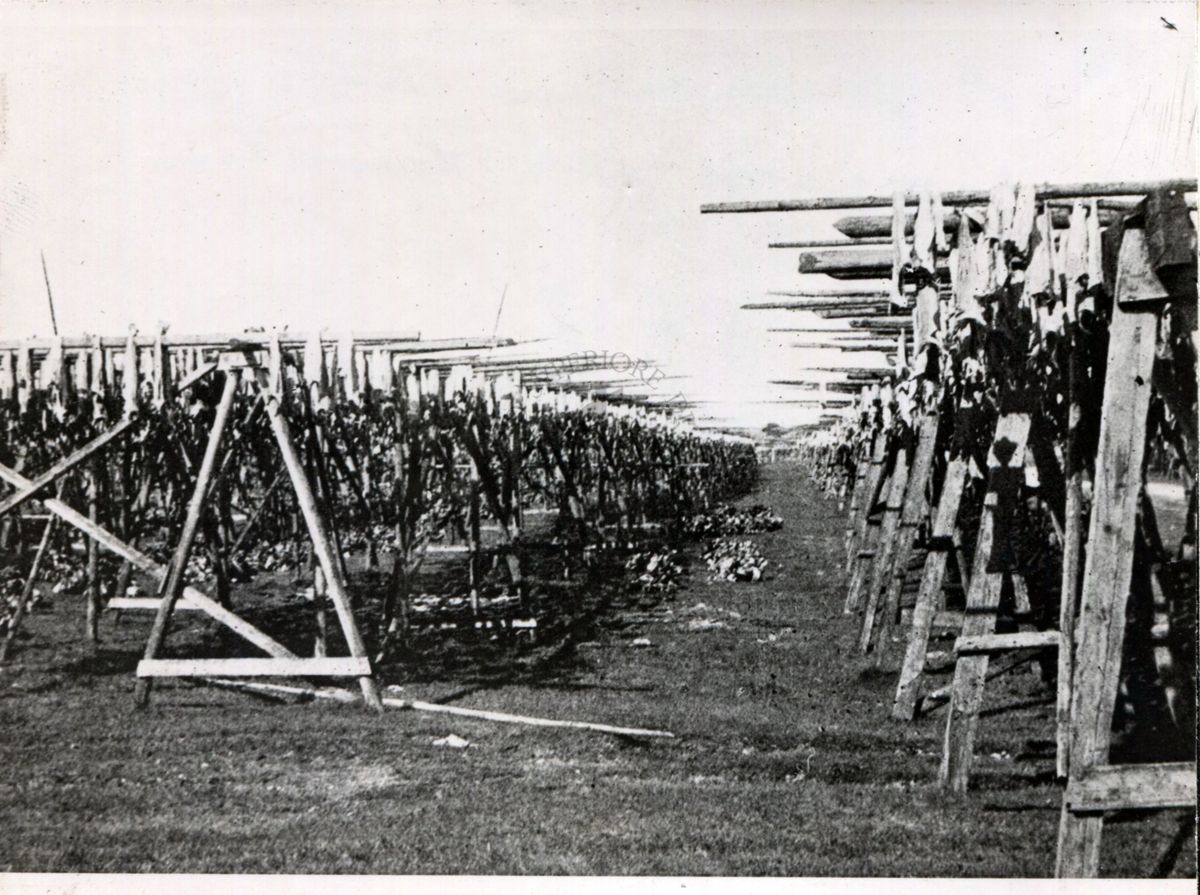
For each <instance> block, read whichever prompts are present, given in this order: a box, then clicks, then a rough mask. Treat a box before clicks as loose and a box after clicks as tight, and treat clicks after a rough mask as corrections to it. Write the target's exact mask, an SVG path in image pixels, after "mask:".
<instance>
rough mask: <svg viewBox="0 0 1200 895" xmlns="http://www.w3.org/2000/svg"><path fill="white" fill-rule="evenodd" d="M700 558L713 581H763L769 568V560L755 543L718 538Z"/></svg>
mask: <svg viewBox="0 0 1200 895" xmlns="http://www.w3.org/2000/svg"><path fill="white" fill-rule="evenodd" d="M700 556H701V558H702V559H703V560H704V562H705V564H706V565H707V566H708V570H709V571H710V572H712V573H713V574H712V576H711V578H710V580H712V581H761V580H762V577H763V573H764V572H765V571H766V568H767V558H766V557H765V556H763V555H762V551H760V550H759V549H758V548H757V547H756V546H754V542H753V541H744V540H743V541H739V540H736V539H734V538H717V539H716V540H715V541H712V542H710V543H709V545H708V547H706V548H705V550H704V552H703V553H702V554H701V555H700Z"/></svg>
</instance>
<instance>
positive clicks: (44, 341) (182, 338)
mask: <svg viewBox="0 0 1200 895" xmlns="http://www.w3.org/2000/svg"><path fill="white" fill-rule="evenodd" d="M312 335H313V334H312V333H280V334H279V343H280V345H282V346H284V347H287V348H296V347H300V346H303V345H306V344H307V343H308V340H309V339H311V338H312ZM349 335H350V337H351V338H352V339H353V340H354V343H355V344H356V345H375V344H378V343H381V342H416V341H418V340H419V339H420V338H421V334H420V333H419V332H417V331H415V330H395V331H391V330H388V331H384V332H352V333H350V334H349ZM128 338H129V337H128V336H127V335H121V336H101V337H100V347H101V348H124V347H125V343H126V341H127V340H128ZM341 338H342V337H341V336H338V335H333V334H326V333H321V343H322V344H323V345H336V344H337V343H338V341H339V340H340V339H341ZM269 339H270V334H269V333H264V332H259V331H248V332H216V333H179V334H175V333H166V334H164V335H163V336H162V344H163V345H164V346H165V347H167V348H224V347H226V346H228V345H230V344H231V343H235V342H237V343H245V342H249V343H251V344H262V345H265V344H267V342H268V341H269ZM54 341H55V340H54V339H50V338H33V339H3V340H0V350H16V349H17V348H21V347H23V346H27V347H30V348H33V349H34V350H40V351H45V350H47V349H49V348H50V347H51V346H52V345H53V344H54ZM133 343H134V345H136V346H137V347H138V348H152V347H154V346H155V345H156V344H158V337H157V335H156V334H145V333H139V334H137V335H135V336H134V337H133ZM62 347H63V348H65V349H71V350H77V349H84V348H93V347H95V337H94V336H89V335H82V336H63V337H62Z"/></svg>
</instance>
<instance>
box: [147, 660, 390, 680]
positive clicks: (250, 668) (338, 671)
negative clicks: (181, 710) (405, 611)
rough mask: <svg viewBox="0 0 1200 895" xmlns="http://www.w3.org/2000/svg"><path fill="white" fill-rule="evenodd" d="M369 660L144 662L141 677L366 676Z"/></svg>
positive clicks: (368, 669) (368, 671)
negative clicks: (222, 675)
mask: <svg viewBox="0 0 1200 895" xmlns="http://www.w3.org/2000/svg"><path fill="white" fill-rule="evenodd" d="M370 673H371V661H370V660H369V659H367V658H366V657H356V656H337V657H323V658H312V659H308V658H294V659H142V661H140V662H138V667H137V676H138V677H208V676H209V675H214V674H228V675H233V676H235V677H303V676H312V677H366V676H367V675H369V674H370Z"/></svg>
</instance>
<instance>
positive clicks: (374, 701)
mask: <svg viewBox="0 0 1200 895" xmlns="http://www.w3.org/2000/svg"><path fill="white" fill-rule="evenodd" d="M262 348H263V346H262V345H256V344H241V343H237V342H234V343H231V344H230V346H229V347H228V348H227V349H225V350H223V351H221V352H220V354H219V358H218V360H217V361H216V362H215V363H209V364H206V365H204V366H203V367H201V368H200V369H198V370H197V371H196V372H195V373H194V374H193V375H192V376H190V377H189V378H188V380H187V381H186V382H183V383H181V384H180V390H183V389H185V388H188V387H190V386H191V385H194V384H195V383H196V382H197V381H199V380H200V379H202V378H204V377H206V376H209V375H213V374H214V373H217V372H220V373H222V374H223V375H224V376H225V382H224V386H223V389H222V392H221V398H220V401H219V403H218V405H217V408H216V417H215V419H214V421H213V425H212V428H211V430H210V432H209V436H208V442H207V445H206V447H205V453H204V458H203V460H202V462H201V465H200V469H199V472H198V475H197V479H196V484H195V488H194V490H193V492H192V495H191V498H190V501H189V503H188V508H187V515H186V517H185V520H184V525H183V529H182V532H181V535H180V539H179V543H178V544H177V545H176V547H175V549H174V551H173V555H172V558H171V562H170V564H169V565H168V566H165V567H164V566H162V565H160V564H159V563H157V562H156V561H155V560H154V559H152V558H151V557H149V556H147V555H146V554H144V553H142V552H141V551H139V550H137V549H136V548H134V547H132V546H130V545H129V544H126V543H125V542H123V541H122V540H120V539H119V538H117V537H116V536H114V535H113V534H111V533H110V532H109V531H107V530H106V529H105V528H103V527H102V526H101V525H99V524H97V523H96V522H95V521H93V520H91V519H89V518H88V517H87V516H85V515H84V514H82V513H80V512H78V511H76V510H74V509H72V508H71V507H70V506H68V505H67V504H65V503H63V502H62V501H61V500H59V499H57V498H43V499H42V501H41V502H42V504H43V505H44V506H45V507H46V509H47V510H48V511H49V512H50V513H52V514H54V515H55V516H57V517H58V518H60V519H61V520H63V521H64V522H66V523H68V524H69V525H71V526H73V527H75V528H76V529H78V530H79V531H81V532H82V533H83V534H85V535H87V536H88V537H90V538H92V539H93V540H94V541H96V543H97V544H99V546H101V547H103V548H104V549H106V550H108V551H110V552H111V553H114V554H116V555H117V556H119V557H121V558H122V559H124V560H126V561H127V562H128V563H129V564H130V565H131V566H132V567H134V568H136V569H138V570H139V571H141V572H143V573H146V574H148V575H150V576H151V577H152V578H154V579H156V580H157V581H158V582H159V589H160V594H161V597H160V599H159V600H157V601H154V602H148V604H147V608H150V607H151V606H154V604H155V603H156V606H155V608H156V615H155V619H154V624H153V627H152V629H151V632H150V637H149V640H148V642H147V644H146V650H145V654H144V657H143V659H142V661H141V662H140V663H139V664H138V669H137V676H138V681H137V686H136V690H135V702H136V704H137V705H138V706H145V705H146V704H147V703H148V700H149V695H150V688H151V681H152V680H153V679H154V678H158V677H198V676H210V675H220V676H222V677H238V676H270V677H297V676H303V677H351V678H356V679H357V680H358V682H359V685H360V688H361V690H362V693H363V699H364V701H365V703H366V705H367V706H368V707H369V708H371V709H373V710H375V711H382V710H383V704H382V702H381V700H380V695H379V689H378V686H377V685H376V682H375V679H374V677H373V675H372V669H371V663H370V659H369V658H368V656H367V652H366V647H365V645H364V644H363V640H362V637H361V635H360V634H359V631H358V626H357V624H356V622H355V618H354V612H353V608H352V605H351V602H350V597H349V593H348V591H347V588H346V582H345V579H344V576H343V574H342V564H341V561H340V558H339V557H338V556H337V554H336V552H335V550H334V548H333V540H332V538H331V537H330V532H329V530H328V528H327V526H326V524H325V520H324V518H323V516H322V513H321V510H320V507H319V505H318V502H317V500H316V497H315V495H314V493H313V490H312V487H311V485H310V483H309V481H308V477H307V475H306V473H305V471H304V467H303V465H302V463H301V461H300V458H299V456H298V454H297V452H296V448H295V445H294V443H293V441H292V437H291V432H290V429H289V427H288V424H287V420H286V419H285V418H284V416H283V413H282V410H281V409H280V406H279V395H278V394H277V393H275V391H274V390H273V389H272V387H271V385H270V383H269V382H268V376H267V373H266V371H265V370H263V369H262V368H261V367H260V365H259V363H258V360H257V357H256V354H257V352H258V351H259V350H261V349H262ZM247 374H249V378H248V379H244V377H246V375H247ZM243 381H247V382H248V384H249V385H250V386H251V388H254V389H257V390H258V391H259V393H260V397H261V399H262V401H263V404H264V408H265V410H266V414H267V418H268V420H269V422H270V425H271V430H272V433H273V434H274V436H275V440H276V442H277V444H278V447H279V451H280V455H281V457H282V460H283V463H284V467H285V468H286V470H287V474H288V477H289V479H290V481H291V484H292V487H293V489H294V491H295V494H296V499H297V503H298V504H299V507H300V511H301V514H302V515H303V517H304V521H305V524H306V527H307V529H308V534H309V537H310V538H311V540H312V542H313V549H314V553H315V556H316V559H317V561H318V562H319V564H320V567H321V570H322V572H323V573H324V576H325V581H326V586H327V590H328V595H329V598H330V599H331V600H332V602H333V604H334V607H335V610H336V612H337V616H338V620H339V622H340V624H341V628H342V633H343V635H344V637H345V640H346V643H347V646H348V647H349V651H350V655H349V656H348V657H314V658H308V657H301V656H298V655H296V654H295V653H293V652H292V651H291V650H289V649H287V648H286V647H285V646H283V645H282V644H280V643H279V642H277V641H276V640H275V639H274V638H272V637H270V636H269V635H268V634H266V633H264V632H263V631H261V630H259V629H258V628H257V627H255V626H254V625H252V624H250V622H248V621H246V620H245V619H243V618H241V617H240V616H238V615H237V614H235V613H234V612H232V611H230V610H229V609H227V608H226V607H224V606H222V605H221V604H220V603H219V602H217V601H216V600H213V599H211V598H210V597H208V596H207V595H205V594H204V593H202V592H201V591H199V590H198V589H197V588H195V587H193V586H191V585H188V584H186V583H185V582H184V572H185V570H186V568H187V564H188V558H189V556H190V555H191V551H192V547H193V545H194V543H195V539H196V533H197V530H198V528H199V525H200V521H201V516H202V513H203V511H204V506H205V501H206V499H207V498H208V496H209V494H208V492H209V487H210V485H211V484H212V481H213V478H214V474H215V471H216V469H217V467H218V460H219V457H220V452H221V442H222V436H223V434H224V432H225V428H226V424H227V422H228V420H229V414H230V410H231V408H232V406H233V402H234V398H235V396H236V395H237V392H238V389H239V387H240V385H241V383H242V382H243ZM131 425H133V420H132V418H129V417H127V418H126V419H124V420H122V421H121V422H120V423H118V424H117V425H116V426H114V427H113V428H112V429H110V430H108V431H107V432H105V433H104V434H103V435H101V436H99V437H98V438H96V439H94V440H93V441H91V442H89V443H88V444H87V445H85V446H83V447H82V448H80V449H79V450H77V451H75V452H74V453H73V454H71V455H70V456H69V457H67V458H65V459H63V460H61V461H59V462H58V463H56V464H55V465H54V466H53V467H51V468H50V469H49V470H47V471H46V472H45V473H43V474H42V475H40V476H38V477H36V478H35V479H30V478H27V477H26V476H24V475H22V474H21V473H19V472H16V471H15V470H13V469H10V468H8V467H6V466H3V465H0V478H3V479H4V480H5V481H7V482H8V483H9V484H11V485H14V486H15V487H16V488H17V489H18V491H17V493H16V494H14V495H12V496H10V497H9V498H7V499H6V500H5V501H4V504H3V509H2V510H0V511H3V512H7V511H10V510H11V509H13V508H15V507H16V506H18V505H19V504H20V503H22V502H24V501H25V500H28V499H30V498H32V497H33V495H34V494H36V493H37V492H38V491H39V490H41V489H42V488H45V487H46V486H48V485H50V484H52V483H54V482H55V481H57V480H60V479H61V478H62V477H63V476H64V475H66V474H67V473H69V472H70V471H71V470H73V469H74V468H76V467H77V466H78V465H79V464H80V463H82V462H83V461H84V460H86V459H87V458H88V457H90V456H92V455H94V454H95V453H96V452H97V451H99V450H101V449H103V448H104V447H105V446H106V445H108V444H110V443H111V442H113V441H114V440H115V439H116V438H117V437H119V436H120V435H121V434H123V433H124V432H125V431H126V430H127V429H129V428H130V426H131ZM181 604H182V607H183V608H188V609H194V610H200V611H203V612H204V613H206V614H207V615H209V616H210V617H212V618H213V619H215V620H216V621H218V622H220V623H221V624H223V625H225V626H226V627H227V628H229V629H230V630H231V631H233V632H234V633H236V634H238V635H239V636H241V637H242V638H244V639H245V640H247V641H248V642H250V643H252V644H253V645H255V646H256V647H258V648H259V649H261V650H262V651H263V652H265V653H266V654H267V655H268V656H269V658H265V659H260V658H232V659H162V658H159V651H160V650H161V648H162V645H163V643H164V641H165V639H166V635H167V630H168V627H169V624H170V619H171V615H172V613H173V611H174V610H175V609H176V608H181Z"/></svg>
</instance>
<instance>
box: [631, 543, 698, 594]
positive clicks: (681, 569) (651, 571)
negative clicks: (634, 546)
mask: <svg viewBox="0 0 1200 895" xmlns="http://www.w3.org/2000/svg"><path fill="white" fill-rule="evenodd" d="M625 571H626V572H628V573H629V575H630V578H631V580H630V585H631V587H632V588H633V589H634V590H639V591H642V592H643V593H670V592H671V591H673V590H675V589H677V588H678V587H679V585H680V584H681V583H682V582H683V578H684V575H685V574H686V573H687V568H686V567H685V566H684V564H683V560H682V558H681V557H680V554H679V551H678V550H674V549H672V548H670V547H660V548H658V549H654V550H641V551H638V552H637V553H634V554H633V555H632V556H630V557H629V559H627V560H626V561H625Z"/></svg>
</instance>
